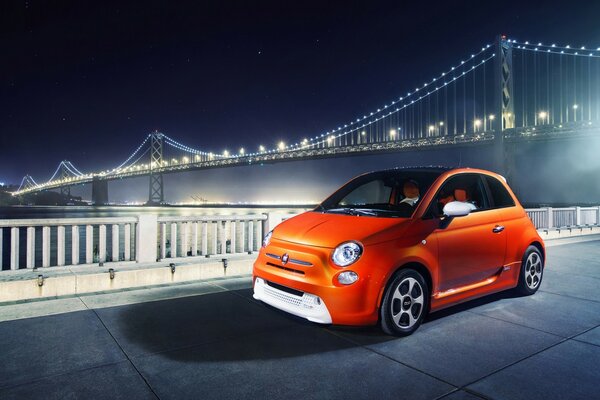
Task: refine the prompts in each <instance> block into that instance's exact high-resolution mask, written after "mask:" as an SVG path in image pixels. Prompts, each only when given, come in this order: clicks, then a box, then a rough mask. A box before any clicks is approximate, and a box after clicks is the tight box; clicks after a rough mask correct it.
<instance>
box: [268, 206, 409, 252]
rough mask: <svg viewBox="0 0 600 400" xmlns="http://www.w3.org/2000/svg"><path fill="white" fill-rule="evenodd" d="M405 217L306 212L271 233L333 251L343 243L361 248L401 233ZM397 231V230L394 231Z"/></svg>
mask: <svg viewBox="0 0 600 400" xmlns="http://www.w3.org/2000/svg"><path fill="white" fill-rule="evenodd" d="M406 221H408V219H407V218H383V217H370V216H355V215H345V214H327V213H322V212H317V211H309V212H306V213H303V214H300V215H297V216H295V217H293V218H290V219H288V220H285V221H284V222H282V223H280V224H279V225H277V226H276V227H275V229H274V230H273V238H275V239H278V240H283V241H287V242H293V243H299V244H304V245H308V246H317V247H328V248H334V247H336V246H337V245H339V244H340V243H342V242H345V241H348V240H357V241H360V242H362V243H363V244H364V245H368V244H372V243H376V242H379V241H381V240H382V238H380V237H379V236H380V235H379V234H380V233H384V232H385V233H386V235H385V236H387V235H388V234H390V233H391V232H390V231H393V233H395V234H400V231H401V230H402V228H403V225H405V223H406ZM394 228H396V229H394Z"/></svg>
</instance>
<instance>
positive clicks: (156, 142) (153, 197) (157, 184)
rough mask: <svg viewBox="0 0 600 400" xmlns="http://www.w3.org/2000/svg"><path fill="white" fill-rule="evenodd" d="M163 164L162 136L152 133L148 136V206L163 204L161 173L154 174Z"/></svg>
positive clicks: (155, 132)
mask: <svg viewBox="0 0 600 400" xmlns="http://www.w3.org/2000/svg"><path fill="white" fill-rule="evenodd" d="M162 162H163V134H162V133H160V132H158V131H154V132H152V133H151V134H150V187H149V195H148V203H147V204H148V205H153V204H161V203H163V202H164V200H165V198H164V190H163V189H164V186H163V174H162V172H154V170H155V169H160V168H161V167H162Z"/></svg>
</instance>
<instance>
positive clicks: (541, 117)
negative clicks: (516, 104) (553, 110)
mask: <svg viewBox="0 0 600 400" xmlns="http://www.w3.org/2000/svg"><path fill="white" fill-rule="evenodd" d="M547 118H548V113H547V112H546V111H540V112H539V113H538V119H539V120H540V121H541V122H542V124H543V123H544V121H546V122H547Z"/></svg>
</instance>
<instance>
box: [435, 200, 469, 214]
mask: <svg viewBox="0 0 600 400" xmlns="http://www.w3.org/2000/svg"><path fill="white" fill-rule="evenodd" d="M472 209H473V208H472V206H471V204H469V203H464V202H462V201H451V202H450V203H448V204H446V205H445V206H444V209H443V210H442V211H443V213H444V215H445V216H447V217H464V216H465V215H469V213H470V212H471V210H472Z"/></svg>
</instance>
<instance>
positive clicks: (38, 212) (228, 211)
mask: <svg viewBox="0 0 600 400" xmlns="http://www.w3.org/2000/svg"><path fill="white" fill-rule="evenodd" d="M310 208H312V207H310V206H306V207H297V206H268V207H263V206H239V207H232V206H227V207H137V206H136V207H132V206H121V207H118V206H117V207H112V206H110V207H109V206H107V207H74V206H70V207H53V206H16V207H0V220H1V219H42V218H98V217H102V218H105V217H127V216H137V215H140V214H156V215H158V216H214V215H220V216H222V215H248V214H263V213H269V212H278V213H284V214H297V213H300V212H303V211H305V210H308V209H310ZM0 229H2V231H3V235H2V249H3V252H2V258H1V259H0V261H1V264H2V269H4V270H6V269H8V268H10V228H0ZM93 229H94V234H93V237H94V243H93V248H94V262H98V247H99V243H98V238H99V227H98V226H94V228H93ZM167 229H168V230H169V232H170V227H169V226H168V225H167ZM134 231H135V230H133V231H132V236H131V238H130V239H131V243H132V245H133V246H134V245H135V232H134ZM119 233H120V234H119V236H120V237H119V243H120V244H119V249H120V256H119V258H120V259H121V260H124V250H123V249H124V248H125V246H124V243H125V237H124V232H123V229H120V232H119ZM71 235H72V233H71V228H70V227H67V229H66V230H65V243H66V246H65V259H66V261H67V265H68V264H70V262H71V251H72V250H71ZM167 237H169V236H167ZM56 244H57V228H56V227H52V228H51V230H50V265H56V263H57V249H56ZM26 246H27V232H26V228H20V229H19V264H20V268H24V267H25V265H26ZM35 249H36V251H35V253H36V255H35V259H36V260H35V265H36V266H41V264H42V228H41V227H36V229H35ZM106 250H107V254H108V255H111V254H112V231H111V229H110V226H107V230H106ZM134 250H135V249H132V254H133V253H134ZM79 257H80V258H79V262H80V263H84V262H85V228H84V227H83V226H80V228H79ZM109 259H110V258H109Z"/></svg>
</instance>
